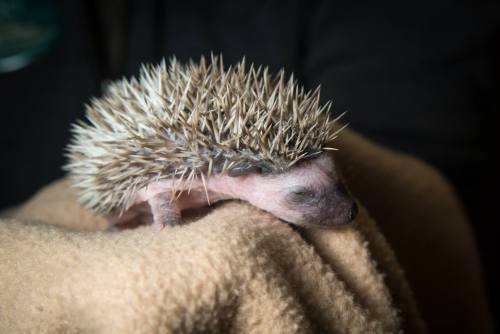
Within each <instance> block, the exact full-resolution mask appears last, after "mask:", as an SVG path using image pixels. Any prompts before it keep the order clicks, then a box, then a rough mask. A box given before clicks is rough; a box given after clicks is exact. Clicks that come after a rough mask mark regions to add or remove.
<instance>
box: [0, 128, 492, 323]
mask: <svg viewBox="0 0 500 334" xmlns="http://www.w3.org/2000/svg"><path fill="white" fill-rule="evenodd" d="M337 145H338V146H340V148H341V151H340V152H341V153H340V154H339V155H338V159H339V161H340V162H341V165H342V167H343V168H342V169H343V172H344V173H345V176H346V179H347V181H348V184H349V186H350V188H351V189H352V190H353V192H354V194H355V195H356V196H357V197H358V198H359V199H360V201H361V203H362V204H365V205H366V206H367V207H368V209H369V210H370V212H372V213H373V212H374V214H373V215H374V216H375V217H376V218H377V220H378V221H379V225H380V226H381V227H382V231H383V232H384V233H386V234H387V235H388V236H391V237H393V238H394V239H393V240H392V239H389V240H390V242H391V243H392V244H393V245H394V246H395V249H396V252H398V251H399V252H398V253H397V254H398V256H399V255H400V253H401V254H402V257H401V259H403V260H404V262H403V266H405V265H406V266H405V269H406V270H407V271H408V272H409V273H412V274H413V276H414V277H412V276H410V283H412V284H413V288H414V290H415V291H416V294H417V300H418V301H419V304H420V308H421V310H422V313H423V315H424V318H425V320H426V321H427V323H428V326H429V328H430V329H443V328H444V329H446V330H453V329H457V328H458V329H466V330H467V329H475V330H478V331H477V332H485V331H486V332H487V331H488V330H491V327H490V319H489V317H488V312H487V308H486V305H485V302H484V294H483V291H482V286H481V277H480V275H481V273H480V270H479V266H478V262H477V254H476V250H475V245H474V241H473V238H472V236H471V235H470V231H469V230H468V228H467V222H466V221H465V218H464V217H463V214H462V212H461V210H460V207H459V206H458V204H457V203H456V200H455V198H454V195H453V193H452V192H451V191H450V190H449V188H448V186H447V185H446V183H445V182H444V181H443V180H442V179H441V178H440V177H439V176H438V175H437V174H436V173H435V172H434V171H433V170H431V169H430V168H428V167H427V166H425V165H423V164H421V163H420V162H417V161H415V160H413V159H411V158H408V157H406V156H402V155H398V154H395V153H393V152H389V151H386V150H384V149H381V148H379V147H377V146H374V145H372V144H370V143H369V142H367V141H366V140H364V139H362V138H360V137H358V136H356V135H354V134H352V133H350V132H345V133H344V134H343V135H342V140H341V141H340V142H339V143H338V144H337ZM400 169H401V170H400ZM408 173H411V175H410V174H408ZM429 192H430V193H429ZM424 193H425V195H426V198H427V197H431V198H433V199H434V201H431V200H426V199H424V198H422V195H424ZM389 202H390V203H389ZM415 203H418V204H419V205H415ZM395 207H396V208H397V210H396V211H395V212H394V211H393V210H394V208H395ZM417 208H418V210H417ZM4 216H8V217H10V218H5V219H4V220H3V221H1V222H0V333H201V332H203V333H233V332H235V333H239V332H242V333H247V332H252V333H311V332H316V333H391V332H400V331H404V332H410V333H412V332H415V333H420V332H423V331H424V330H425V326H424V325H423V321H422V319H421V316H420V314H419V312H418V311H417V307H416V304H415V301H414V298H413V297H412V293H411V291H410V288H409V286H408V283H407V280H406V278H405V276H404V274H403V271H402V269H401V266H400V265H399V264H398V262H397V261H396V257H395V256H394V254H393V251H392V250H391V248H390V247H389V245H388V244H387V242H386V241H385V239H384V238H383V237H382V234H381V233H380V232H379V231H378V229H377V227H376V225H375V223H374V221H373V220H372V219H371V218H370V217H369V215H368V213H367V211H366V210H364V209H362V210H361V211H360V214H359V216H358V218H357V219H356V223H355V224H353V225H351V226H349V227H347V228H341V229H335V230H300V231H295V230H294V229H292V228H291V227H289V226H288V225H286V224H284V223H282V222H279V221H278V220H276V219H275V218H273V217H272V216H270V215H269V214H267V213H264V212H262V211H259V210H257V209H255V208H253V207H251V206H250V205H247V204H244V203H240V202H228V203H222V204H220V205H217V206H215V207H214V208H213V209H212V210H209V211H208V212H197V213H194V214H193V215H192V216H191V217H189V219H188V223H187V224H186V225H184V226H179V227H174V228H168V229H167V230H164V231H162V232H156V231H154V230H152V229H151V228H149V227H148V226H145V227H139V228H137V229H133V230H127V231H122V232H104V231H99V229H102V227H103V226H104V222H103V221H102V220H101V219H99V218H97V217H94V216H93V215H91V214H90V213H89V212H87V211H85V210H83V209H82V208H80V207H79V206H78V205H76V202H75V197H74V193H73V191H72V190H71V189H70V188H69V187H68V184H67V182H66V181H64V180H62V181H59V182H56V183H54V184H52V185H50V186H48V187H47V188H45V189H43V190H41V191H40V192H39V193H38V194H37V195H36V196H35V197H34V198H33V199H32V200H30V201H29V202H27V203H26V204H24V205H23V206H22V207H20V208H19V209H17V210H13V211H11V212H9V213H6V214H4ZM41 223H44V224H41ZM436 223H437V224H438V225H439V224H441V225H439V226H435V224H436ZM430 225H432V226H430ZM451 226H453V230H446V229H447V228H450V227H451ZM430 231H431V232H430ZM431 234H432V235H431ZM445 237H446V238H445ZM449 239H453V240H452V241H450V240H449ZM437 240H439V245H437V246H438V247H436V248H435V249H432V247H434V246H436V241H437ZM422 241H423V242H424V245H422V244H420V243H421V242H422ZM458 242H460V244H461V247H462V248H460V251H458V247H457V246H456V243H458ZM446 245H449V246H446ZM443 249H444V251H443ZM431 254H432V255H433V256H434V257H435V258H433V259H430V258H429V255H431ZM454 256H460V260H459V261H460V262H461V266H464V267H465V268H466V269H467V272H464V271H463V270H461V269H460V268H458V267H459V266H453V265H452V266H450V265H449V264H448V263H443V262H442V261H445V260H446V261H450V260H451V259H453V258H454ZM415 259H421V260H420V261H418V260H415ZM455 260H457V259H455ZM436 262H437V263H441V265H442V268H444V270H443V269H442V268H439V267H438V266H437V265H436ZM419 263H421V265H419ZM426 263H430V266H428V267H426ZM445 270H446V272H445ZM441 275H445V278H442V277H441ZM450 275H453V276H454V280H453V281H452V282H448V281H446V278H449V276H450ZM422 277H425V278H422ZM425 281H427V283H425ZM445 283H446V284H447V285H445ZM449 286H451V287H453V288H458V287H459V288H460V290H461V291H456V290H454V291H453V292H454V293H455V295H454V296H448V295H446V294H447V293H448V292H450V288H449ZM427 290H430V292H428V293H427V294H426V293H425V291H427ZM422 291H424V293H422ZM441 292H442V293H443V294H442V295H441V294H439V293H441ZM436 293H437V294H436ZM428 294H431V295H433V296H434V297H435V298H434V299H435V300H437V301H435V300H429V299H426V296H427V295H428ZM457 295H458V297H457ZM456 302H458V304H456ZM440 307H445V309H442V310H441V311H442V312H441V313H440V314H434V310H435V309H436V308H440ZM449 315H453V316H454V315H460V316H462V318H455V319H453V321H451V319H446V318H447V317H448V316H449ZM443 316H444V318H445V319H444V320H443V319H442V318H443ZM441 320H442V321H441Z"/></svg>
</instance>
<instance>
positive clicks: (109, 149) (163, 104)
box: [64, 56, 357, 229]
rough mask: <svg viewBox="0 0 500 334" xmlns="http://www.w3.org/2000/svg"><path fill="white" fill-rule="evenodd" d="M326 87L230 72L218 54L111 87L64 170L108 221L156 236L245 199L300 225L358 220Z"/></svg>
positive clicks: (80, 126) (240, 68)
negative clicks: (201, 210) (199, 211)
mask: <svg viewBox="0 0 500 334" xmlns="http://www.w3.org/2000/svg"><path fill="white" fill-rule="evenodd" d="M319 97H320V89H319V87H318V88H317V89H316V90H314V91H308V92H305V91H304V88H303V87H300V86H299V85H298V84H297V82H296V81H295V80H294V78H293V76H290V77H289V78H288V79H287V78H286V77H285V73H284V71H283V70H282V71H280V72H279V73H278V74H276V75H271V74H270V73H269V71H268V69H267V68H264V69H263V68H262V67H256V66H254V65H253V64H251V65H250V66H246V64H245V59H243V60H242V61H241V62H239V63H238V64H236V65H235V66H232V67H229V68H225V67H224V63H223V60H222V57H220V56H219V57H217V56H212V57H211V59H210V60H209V61H206V60H205V58H203V57H202V58H201V60H200V61H199V63H194V62H192V61H191V62H190V63H188V64H181V63H179V62H177V61H176V59H175V58H172V59H171V61H170V63H169V65H168V66H167V64H166V62H165V61H162V62H161V63H160V64H159V65H156V66H154V65H143V66H142V68H141V71H140V75H139V76H138V77H137V78H131V79H130V80H127V79H122V80H119V81H117V82H114V83H112V84H110V85H109V86H108V87H107V89H106V91H105V92H104V94H103V96H102V97H100V98H94V99H92V100H91V102H90V104H89V105H87V107H86V118H87V121H86V122H85V121H81V120H80V121H78V122H77V123H76V124H74V125H73V128H72V133H73V136H72V139H71V142H70V144H69V145H68V147H67V157H68V159H69V162H68V164H67V165H66V166H65V167H64V168H65V169H66V170H67V171H68V172H69V175H70V178H71V180H72V183H73V185H74V186H75V187H76V188H77V189H78V191H79V193H78V196H79V197H78V199H79V202H80V203H81V204H83V205H84V206H85V207H87V208H89V209H91V210H93V211H94V212H96V213H98V214H101V215H104V216H105V217H107V219H108V221H109V223H110V226H114V225H120V224H127V223H129V222H130V221H139V222H141V223H144V224H148V223H151V224H153V226H155V227H157V228H160V229H161V228H163V227H165V226H168V225H176V224H178V223H180V222H181V212H182V211H183V210H185V209H189V208H195V207H200V206H206V205H210V204H212V203H215V202H218V201H221V200H227V199H239V200H243V201H247V202H249V203H251V204H253V205H254V206H256V207H258V208H260V209H262V210H265V211H268V212H270V213H271V214H273V215H275V216H276V217H278V218H280V219H282V220H284V221H286V222H289V223H292V224H296V225H301V226H318V227H330V226H336V225H343V224H346V223H349V222H351V221H352V220H353V219H354V217H355V216H356V213H357V207H356V204H355V201H354V200H353V199H352V198H351V196H350V195H349V193H348V191H347V190H346V188H345V186H344V185H343V183H342V181H341V180H340V178H339V175H338V172H337V170H336V167H335V163H334V159H333V157H332V154H331V152H330V151H332V150H335V148H333V147H330V146H328V145H329V144H330V143H331V142H332V140H334V139H335V138H336V136H337V135H338V133H339V131H340V130H341V129H342V128H341V129H340V130H335V129H334V126H333V125H334V124H335V123H336V122H337V121H338V119H339V118H340V117H341V116H342V115H340V116H339V117H337V118H334V119H331V118H330V116H329V110H330V106H331V103H330V102H328V103H326V104H324V105H322V106H321V105H320V102H319Z"/></svg>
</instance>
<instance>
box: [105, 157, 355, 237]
mask: <svg viewBox="0 0 500 334" xmlns="http://www.w3.org/2000/svg"><path fill="white" fill-rule="evenodd" d="M205 181H206V189H207V191H208V198H209V200H210V202H208V201H207V193H206V192H205V187H204V185H203V181H202V180H201V179H198V180H196V181H194V182H193V183H192V185H191V191H190V192H188V191H184V192H183V193H182V194H181V196H180V197H179V198H178V199H177V200H175V199H174V200H171V199H172V197H171V196H172V191H171V190H172V186H173V185H176V182H177V183H178V180H164V181H160V182H157V183H154V184H151V185H149V186H148V187H147V188H143V189H141V190H139V191H138V192H137V194H136V195H135V198H134V206H133V207H132V208H131V209H130V210H129V211H127V212H125V213H124V214H123V215H122V216H117V215H111V216H109V217H108V220H109V222H110V224H111V225H115V224H124V223H125V224H126V223H127V222H129V221H130V220H137V219H139V220H140V221H141V222H143V223H147V222H152V223H153V226H154V227H155V228H158V229H162V228H163V227H165V226H167V225H175V224H178V223H180V222H181V212H182V211H183V210H185V209H190V208H196V207H203V206H207V205H209V204H212V203H215V202H218V201H221V200H227V199H240V200H243V201H247V202H249V203H251V204H253V205H254V206H256V207H258V208H260V209H262V210H265V211H267V212H270V213H271V214H273V215H274V216H276V217H278V218H280V219H282V220H284V221H287V222H289V223H292V224H295V225H301V226H317V227H332V226H336V225H344V224H347V223H350V222H351V221H352V220H353V219H354V218H355V216H356V214H357V206H356V203H355V201H354V200H353V199H352V198H351V197H350V195H349V194H348V192H347V190H346V188H345V187H344V185H343V183H342V182H341V181H340V179H339V177H338V173H337V171H336V169H335V165H334V162H333V158H332V157H331V155H330V154H328V153H323V154H321V155H320V156H318V157H317V158H314V159H309V160H305V161H302V162H300V163H298V164H297V165H295V166H294V167H292V168H291V169H290V170H288V171H287V172H285V173H282V174H260V173H256V172H250V173H248V174H246V175H241V176H235V177H231V176H228V175H227V174H218V175H212V176H210V178H208V179H206V180H205ZM185 186H187V184H185ZM181 187H182V185H181ZM146 204H149V205H146Z"/></svg>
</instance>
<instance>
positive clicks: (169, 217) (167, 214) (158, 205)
mask: <svg viewBox="0 0 500 334" xmlns="http://www.w3.org/2000/svg"><path fill="white" fill-rule="evenodd" d="M148 203H149V206H150V207H151V213H152V214H153V227H154V228H156V229H158V230H161V229H163V228H164V227H165V226H167V225H170V226H173V225H178V224H180V223H181V212H180V210H179V208H178V206H177V203H176V202H175V201H172V200H171V195H170V193H161V194H158V195H155V196H154V197H152V198H151V199H149V200H148Z"/></svg>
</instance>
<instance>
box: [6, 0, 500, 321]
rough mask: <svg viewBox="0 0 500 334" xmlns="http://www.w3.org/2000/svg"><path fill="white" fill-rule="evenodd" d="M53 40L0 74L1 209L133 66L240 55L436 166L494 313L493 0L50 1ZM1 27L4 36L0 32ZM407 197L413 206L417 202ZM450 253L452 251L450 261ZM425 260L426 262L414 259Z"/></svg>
mask: <svg viewBox="0 0 500 334" xmlns="http://www.w3.org/2000/svg"><path fill="white" fill-rule="evenodd" d="M56 5H57V6H58V8H59V10H60V14H61V15H60V17H61V19H62V31H61V35H60V37H59V39H58V41H57V43H55V45H54V46H53V47H52V48H51V49H50V50H49V51H48V52H47V53H46V54H45V55H44V56H43V57H40V58H39V59H38V60H37V61H36V62H34V63H33V64H31V65H29V66H27V67H25V68H23V69H20V70H17V71H14V72H10V73H0V98H1V116H2V117H1V118H0V142H1V143H2V152H1V153H2V154H1V155H0V156H1V163H0V209H1V208H5V207H9V206H13V205H16V204H18V203H20V202H22V201H24V200H26V199H27V198H28V197H29V196H30V195H32V194H33V192H35V191H36V190H37V189H39V188H40V187H41V186H43V185H45V184H47V183H49V182H50V181H52V180H54V179H56V178H59V177H61V176H62V175H63V172H62V171H61V168H60V167H61V165H62V164H63V163H64V158H63V155H62V152H63V148H64V146H65V145H66V144H67V142H68V137H69V131H68V130H69V125H70V123H71V122H73V121H74V120H75V119H76V118H81V117H82V116H83V113H84V108H83V104H84V103H86V102H87V101H88V100H89V98H90V97H91V96H93V95H98V94H99V92H100V87H101V85H102V83H103V82H104V81H105V80H109V79H116V78H119V77H121V76H122V75H126V76H129V75H133V74H136V73H137V72H138V68H139V64H140V63H141V62H158V61H159V60H160V59H161V58H162V57H170V56H171V55H173V54H175V55H176V56H177V57H178V58H179V59H180V60H187V59H188V58H189V57H192V58H193V59H194V60H197V59H199V56H200V55H201V54H205V55H209V53H210V51H213V52H216V53H219V52H221V53H222V54H223V55H224V60H225V63H226V64H231V63H234V62H236V61H239V60H240V59H241V58H242V56H243V55H246V57H247V60H249V61H252V62H255V63H257V64H263V65H269V66H270V68H271V70H273V71H277V70H279V69H280V68H281V67H284V68H285V69H286V71H287V73H291V72H294V73H295V75H296V77H298V79H299V80H300V82H301V83H302V84H303V85H305V86H306V87H307V88H314V87H315V86H316V85H318V84H320V83H321V85H322V97H323V100H328V99H333V101H334V107H333V111H334V112H335V113H340V112H342V111H344V110H348V111H349V113H348V114H347V116H346V117H345V121H348V122H350V124H351V125H350V127H351V128H352V129H354V130H356V131H358V132H360V133H362V134H364V135H366V136H368V137H369V138H371V139H373V140H375V141H377V142H379V143H383V144H385V145H387V146H389V147H392V148H395V149H398V150H401V151H404V152H408V153H411V154H415V155H417V156H419V157H420V158H422V159H423V160H426V161H427V162H429V163H431V164H433V165H434V166H436V167H437V168H438V169H439V170H441V171H442V172H443V173H444V174H445V175H446V176H447V177H448V178H449V180H450V181H451V182H452V184H453V185H454V186H455V188H456V189H457V191H458V193H459V195H460V197H461V198H462V200H463V202H464V204H465V207H466V210H467V213H468V215H469V217H470V219H471V223H472V225H473V227H474V230H475V232H476V235H477V237H478V240H479V246H480V251H481V254H482V258H483V262H484V265H485V270H486V280H487V287H488V290H489V293H488V294H489V297H490V302H491V303H492V305H493V307H494V313H495V314H496V315H497V316H498V307H499V303H498V301H497V299H498V298H497V297H498V296H499V288H498V282H500V279H499V278H500V277H499V276H498V274H497V273H496V272H495V270H494V269H495V265H496V256H497V254H498V253H497V251H498V247H497V238H498V237H497V234H496V231H497V228H496V225H497V224H498V223H499V219H498V215H497V214H496V212H494V211H496V209H497V205H496V204H497V198H498V196H497V193H498V185H499V182H498V179H499V178H498V172H499V170H498V167H497V164H496V163H495V160H496V155H497V154H498V151H499V150H498V148H497V147H498V145H499V143H500V140H499V129H498V127H499V122H498V113H499V111H500V99H499V96H500V94H499V93H500V84H499V82H500V81H499V77H500V76H499V73H500V71H499V60H498V59H499V56H500V54H499V48H498V46H499V44H500V6H499V3H498V2H496V1H445V0H438V1H428V0H420V1H391V0H379V1H364V2H362V1H298V0H295V1H287V2H280V1H255V2H251V1H236V0H233V1H229V0H227V1H214V2H208V1H206V2H195V1H190V0H183V1H175V2H168V1H167V2H163V1H153V0H148V1H132V0H128V1H127V0H107V1H98V0H96V1H66V2H63V1H61V2H60V3H58V2H56ZM0 33H1V31H0ZM415 205H418V203H415ZM456 260H457V261H460V259H456ZM423 261H425V259H423Z"/></svg>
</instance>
